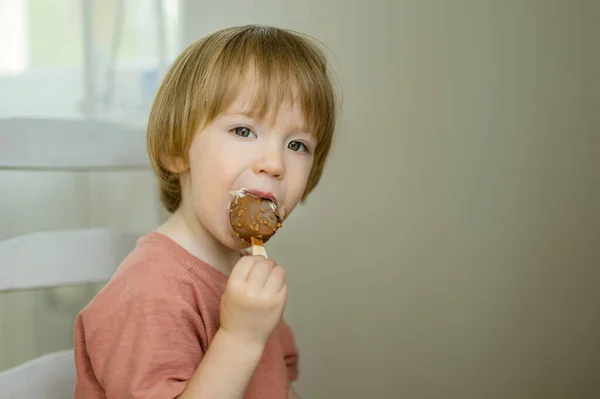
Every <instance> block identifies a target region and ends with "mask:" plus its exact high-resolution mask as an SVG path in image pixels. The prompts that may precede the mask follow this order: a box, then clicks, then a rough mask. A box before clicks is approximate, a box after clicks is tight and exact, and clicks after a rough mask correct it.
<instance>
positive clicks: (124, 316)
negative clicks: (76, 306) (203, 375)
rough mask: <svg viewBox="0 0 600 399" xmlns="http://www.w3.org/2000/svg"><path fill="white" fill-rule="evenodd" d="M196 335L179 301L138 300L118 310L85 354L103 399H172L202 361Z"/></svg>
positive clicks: (196, 321) (190, 313)
mask: <svg viewBox="0 0 600 399" xmlns="http://www.w3.org/2000/svg"><path fill="white" fill-rule="evenodd" d="M200 331H203V323H202V320H201V318H200V315H199V314H198V313H197V312H195V311H194V309H193V308H192V306H191V305H190V304H189V303H188V302H186V301H185V300H184V299H183V298H181V297H177V296H173V297H165V296H148V297H140V298H135V299H131V300H129V301H128V302H127V304H124V305H121V306H119V307H118V308H117V310H116V311H115V312H114V314H113V315H111V317H110V320H109V321H108V323H106V325H104V326H102V327H101V328H98V329H97V330H96V331H94V333H93V335H92V336H91V337H90V338H89V339H86V341H87V342H86V350H87V354H88V358H89V361H90V363H91V367H92V369H93V370H94V374H95V376H96V379H97V380H98V382H99V384H100V385H101V386H102V388H103V389H104V391H105V393H106V396H107V398H109V399H110V398H128V399H137V398H144V399H154V398H157V399H158V398H160V399H166V398H175V397H177V396H179V395H180V394H181V393H182V392H183V390H184V389H185V386H186V384H187V381H188V380H189V379H190V377H191V376H192V374H193V373H194V371H195V370H196V368H197V367H198V365H199V364H200V361H201V360H202V356H203V349H202V345H201V336H200Z"/></svg>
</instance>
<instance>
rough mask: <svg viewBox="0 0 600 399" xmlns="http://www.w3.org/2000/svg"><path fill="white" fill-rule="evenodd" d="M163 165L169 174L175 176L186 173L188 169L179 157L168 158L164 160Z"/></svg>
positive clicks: (186, 164)
mask: <svg viewBox="0 0 600 399" xmlns="http://www.w3.org/2000/svg"><path fill="white" fill-rule="evenodd" d="M164 165H165V167H166V168H167V169H168V170H169V171H170V172H173V173H176V174H180V173H183V172H186V171H187V170H188V169H189V168H190V166H189V165H188V163H187V162H186V161H185V160H184V159H183V158H180V157H169V158H167V159H165V162H164Z"/></svg>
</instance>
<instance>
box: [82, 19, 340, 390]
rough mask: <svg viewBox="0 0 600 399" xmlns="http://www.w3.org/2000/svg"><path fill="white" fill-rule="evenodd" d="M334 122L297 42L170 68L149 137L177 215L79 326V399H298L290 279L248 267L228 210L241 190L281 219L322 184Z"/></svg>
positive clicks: (270, 36)
mask: <svg viewBox="0 0 600 399" xmlns="http://www.w3.org/2000/svg"><path fill="white" fill-rule="evenodd" d="M335 117H336V105H335V101H334V93H333V88H332V83H331V80H330V78H329V74H328V69H327V67H326V61H325V58H324V56H323V54H322V52H321V51H320V50H318V49H317V48H316V46H315V45H314V44H313V43H312V42H311V41H309V40H308V39H307V38H305V37H304V36H302V35H300V34H297V33H293V32H291V31H287V30H282V29H277V28H272V27H263V26H244V27H235V28H230V29H225V30H222V31H219V32H216V33H214V34H212V35H209V36H207V37H206V38H204V39H202V40H200V41H198V42H196V43H194V44H192V45H191V46H190V47H188V48H187V49H186V50H185V51H184V52H183V53H182V54H181V55H180V56H179V57H178V58H177V60H176V61H175V62H174V64H173V66H172V67H171V69H170V70H169V71H168V72H167V74H166V76H165V78H164V81H163V82H162V84H161V87H160V88H159V90H158V92H157V95H156V98H155V101H154V104H153V107H152V110H151V113H150V119H149V124H148V132H147V139H148V152H149V155H150V159H151V161H152V165H153V169H154V171H155V172H156V174H157V176H158V180H159V184H160V191H161V200H162V202H163V204H164V205H165V207H166V208H167V209H168V210H169V211H170V212H171V213H172V215H171V217H170V218H169V220H168V221H167V222H166V223H165V224H164V225H163V226H161V227H160V228H159V229H158V230H157V231H154V232H151V233H149V234H147V235H146V236H144V237H142V238H141V239H140V240H139V241H138V244H137V245H136V248H135V249H134V250H133V251H132V253H131V254H130V255H129V256H128V257H127V258H126V259H125V260H124V261H123V263H122V264H121V266H120V267H119V269H118V271H117V272H116V273H115V275H114V276H113V278H112V279H111V281H110V282H109V283H108V284H107V285H106V286H105V287H104V288H103V289H102V290H101V291H100V293H99V294H98V295H97V296H96V297H95V298H94V299H93V300H92V302H91V303H90V304H89V305H88V306H86V308H85V309H83V310H82V312H81V313H80V314H79V315H78V317H77V321H76V324H75V339H74V346H75V361H76V369H77V378H76V383H75V397H76V398H86V399H93V398H104V397H108V398H144V399H152V398H175V397H179V398H198V399H200V398H210V399H215V398H216V399H229V398H242V397H243V398H254V399H258V398H265V399H269V398H274V399H281V398H297V396H296V394H295V393H294V391H293V389H292V388H291V387H290V382H291V381H294V380H296V379H297V378H298V365H297V359H298V354H297V351H296V348H295V344H294V338H293V335H292V332H291V330H290V328H289V326H288V325H287V324H286V323H285V321H284V320H283V319H282V313H283V310H284V308H285V303H286V297H287V286H286V283H285V273H284V270H283V268H282V267H281V266H279V265H276V264H275V263H274V262H273V261H272V260H270V259H265V258H264V257H261V256H249V255H245V254H244V252H243V251H244V250H246V249H247V247H248V244H246V243H245V242H244V241H242V240H240V239H239V238H238V237H237V236H236V235H235V234H234V232H233V230H232V228H231V226H230V223H229V219H228V218H229V213H228V206H229V201H230V198H231V197H230V195H231V192H233V191H236V190H239V189H242V188H244V189H249V190H251V191H254V192H255V193H260V195H262V196H264V197H266V198H271V199H274V200H275V201H276V202H277V205H278V206H279V207H280V208H282V209H284V210H285V214H286V216H287V215H289V214H290V213H291V212H292V211H293V209H294V208H295V207H296V205H297V204H298V202H300V201H301V200H302V199H304V198H306V196H307V195H308V194H309V193H310V192H311V191H312V190H313V188H314V187H315V186H316V184H317V183H318V181H319V179H320V177H321V173H322V171H323V166H324V164H325V160H326V158H327V154H328V152H329V149H330V146H331V140H332V137H333V131H334V127H335Z"/></svg>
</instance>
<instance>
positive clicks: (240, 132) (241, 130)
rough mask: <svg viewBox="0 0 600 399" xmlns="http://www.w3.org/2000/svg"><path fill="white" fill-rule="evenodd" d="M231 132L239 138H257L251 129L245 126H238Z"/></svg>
mask: <svg viewBox="0 0 600 399" xmlns="http://www.w3.org/2000/svg"><path fill="white" fill-rule="evenodd" d="M231 132H232V133H233V134H235V135H236V136H239V137H250V136H255V137H256V134H255V133H254V132H253V131H252V130H250V129H249V128H247V127H245V126H238V127H236V128H233V129H232V130H231Z"/></svg>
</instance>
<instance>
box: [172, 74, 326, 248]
mask: <svg viewBox="0 0 600 399" xmlns="http://www.w3.org/2000/svg"><path fill="white" fill-rule="evenodd" d="M251 87H252V85H248V86H247V89H246V90H242V92H241V93H240V96H239V97H238V99H237V100H236V101H235V102H234V103H233V104H232V106H231V107H230V108H229V109H228V110H227V111H225V112H224V113H222V114H221V115H219V116H217V118H216V119H215V120H213V121H212V122H211V123H210V124H208V125H207V126H206V127H205V128H204V129H202V130H201V131H199V132H198V133H197V134H196V136H195V137H194V140H193V142H192V145H191V147H190V152H189V174H188V176H187V182H186V183H187V184H186V183H184V184H183V195H184V198H183V200H184V203H187V204H188V205H191V206H192V207H193V209H194V213H195V215H196V217H197V221H196V222H198V223H199V224H200V227H201V228H203V229H205V230H207V231H208V232H209V233H210V234H211V235H212V236H213V237H215V238H216V239H217V240H218V241H220V242H221V243H223V244H224V245H225V246H227V247H229V248H231V249H241V248H245V247H247V246H248V244H246V243H244V242H243V241H241V240H240V239H239V238H237V237H236V235H235V233H234V232H233V230H232V229H231V227H230V222H229V202H230V199H231V192H232V191H236V190H239V189H242V188H247V189H251V190H257V191H260V192H264V193H268V194H269V195H273V196H275V197H276V198H277V202H278V205H279V206H280V207H282V208H283V210H284V212H285V216H287V215H289V214H290V213H291V212H292V210H293V209H294V208H295V207H296V205H297V204H298V202H299V201H300V199H301V198H302V195H303V193H304V190H305V188H306V184H307V181H308V177H309V173H310V170H311V167H312V163H313V153H314V150H315V147H316V144H317V143H316V139H315V137H314V136H313V135H311V134H309V132H306V131H304V130H303V129H304V125H305V119H304V117H303V115H302V112H301V110H300V109H299V107H298V106H297V105H295V106H292V105H291V104H290V103H287V104H285V103H284V104H281V105H280V106H279V107H278V108H275V107H274V106H273V107H271V108H270V109H269V112H270V114H267V116H266V118H265V119H264V120H259V119H258V118H255V117H252V116H251V115H248V114H247V111H248V105H249V104H250V101H251V99H252V97H251V94H252V90H251ZM298 102H299V101H295V102H294V104H297V103H298ZM272 111H277V112H276V113H277V115H276V118H274V115H273V112H272ZM186 197H188V198H186Z"/></svg>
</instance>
